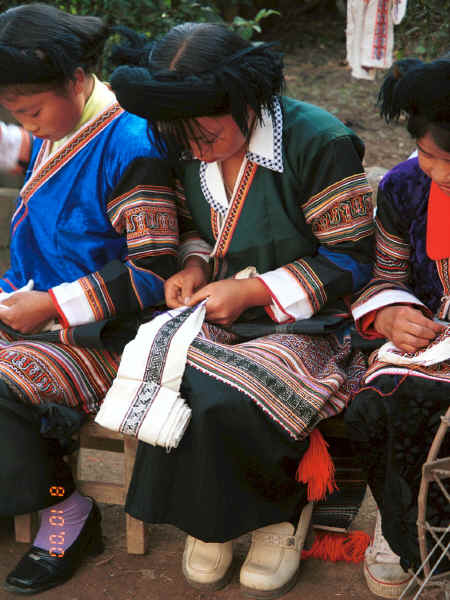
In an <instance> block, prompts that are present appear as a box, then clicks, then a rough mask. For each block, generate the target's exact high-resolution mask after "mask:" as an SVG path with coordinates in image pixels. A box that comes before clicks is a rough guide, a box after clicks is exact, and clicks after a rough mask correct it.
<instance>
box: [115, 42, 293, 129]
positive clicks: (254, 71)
mask: <svg viewBox="0 0 450 600" xmlns="http://www.w3.org/2000/svg"><path fill="white" fill-rule="evenodd" d="M268 49H269V44H264V45H259V46H251V47H249V48H246V49H245V50H241V51H239V52H237V53H236V54H235V55H233V56H231V57H229V58H228V59H227V60H226V61H224V62H222V63H221V64H220V65H219V66H217V67H214V69H211V71H208V72H203V73H200V74H196V75H186V74H185V73H180V72H177V71H170V70H161V71H157V72H151V70H149V69H148V68H145V67H130V66H121V67H118V68H117V69H116V70H115V71H114V73H113V74H112V76H111V86H112V88H113V90H114V92H115V93H116V95H117V99H118V101H119V102H120V104H121V105H122V106H123V107H124V108H125V109H126V110H128V111H130V112H133V113H135V114H137V115H139V116H141V117H144V118H146V119H148V120H149V121H171V120H173V119H192V118H195V117H200V116H208V115H215V114H220V113H221V112H231V113H232V114H234V115H236V114H239V110H240V107H241V106H242V105H248V106H251V107H252V108H253V110H254V111H255V112H256V113H257V114H259V113H260V110H261V105H264V104H266V101H265V100H264V99H265V98H272V97H273V95H274V94H276V93H278V91H279V89H280V88H281V85H282V70H281V68H280V66H279V65H274V69H279V72H280V73H279V76H278V77H275V85H274V76H273V75H274V74H273V73H271V72H268V70H267V69H268V65H267V61H266V60H264V55H265V53H267V52H268ZM279 60H280V64H281V58H280V59H279ZM268 92H269V93H268ZM269 108H270V107H269Z"/></svg>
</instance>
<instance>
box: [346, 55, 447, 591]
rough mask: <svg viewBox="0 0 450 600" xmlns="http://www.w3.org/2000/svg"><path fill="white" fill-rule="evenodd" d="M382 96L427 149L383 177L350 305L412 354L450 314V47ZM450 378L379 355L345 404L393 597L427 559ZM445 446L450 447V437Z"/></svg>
mask: <svg viewBox="0 0 450 600" xmlns="http://www.w3.org/2000/svg"><path fill="white" fill-rule="evenodd" d="M380 99H381V101H382V105H381V106H382V108H381V112H382V114H383V115H384V116H385V117H386V118H387V119H388V120H390V119H395V118H398V117H399V116H400V114H401V113H406V115H407V128H408V131H409V132H410V133H411V135H412V136H413V137H414V138H415V139H416V142H417V151H418V156H417V157H413V158H410V159H409V160H407V161H405V162H403V163H400V164H399V165H397V166H396V167H394V168H393V169H392V170H391V171H390V172H389V173H388V174H387V175H386V176H385V177H384V179H383V180H382V181H381V183H380V187H379V191H378V202H377V218H376V227H377V246H376V266H375V271H374V279H373V280H372V281H371V282H370V283H369V284H368V286H367V288H366V289H365V291H364V292H363V294H362V295H361V297H360V298H359V300H358V301H357V302H356V303H355V304H354V306H353V315H354V317H355V320H356V324H357V327H358V329H359V331H360V332H361V333H362V334H363V335H364V336H366V337H369V338H377V337H384V338H387V339H388V340H390V341H391V342H393V344H394V345H395V346H396V347H397V349H398V350H399V351H400V352H403V353H407V355H409V354H411V353H416V352H418V351H420V350H421V349H424V348H425V347H427V346H428V345H429V344H430V342H432V341H433V340H434V339H435V338H436V336H437V335H438V334H439V333H440V332H441V331H442V330H443V327H444V325H447V324H448V321H449V313H448V310H449V306H450V280H449V256H450V238H449V228H450V60H449V58H443V59H440V60H435V61H433V62H431V63H429V64H424V63H421V61H418V60H412V59H405V60H403V61H399V62H398V63H396V64H395V65H394V66H393V68H392V71H391V72H390V74H389V75H388V76H387V78H386V80H385V82H384V84H383V87H382V89H381V92H380ZM436 348H437V350H438V347H436ZM397 353H398V352H397ZM406 358H408V356H406ZM409 358H412V357H409ZM416 358H417V357H416ZM444 358H446V357H444ZM385 360H387V359H385ZM397 360H398V359H397ZM441 360H442V359H441ZM449 383H450V363H449V361H448V360H445V361H443V362H440V363H439V364H434V365H432V366H428V367H426V366H424V365H423V364H422V365H421V364H408V365H399V364H397V365H395V364H386V362H382V361H381V360H379V358H378V357H377V355H374V356H373V360H372V363H371V365H370V367H369V370H368V373H367V375H366V377H365V386H364V387H363V388H362V390H361V391H360V392H359V393H358V395H357V396H356V398H355V399H354V400H353V401H352V404H351V405H350V407H349V409H348V410H347V412H346V421H347V425H348V428H349V431H350V435H351V438H352V439H353V440H354V442H355V445H356V449H357V453H358V455H359V456H360V457H361V459H362V460H363V461H364V463H365V465H366V466H367V468H368V471H369V483H370V487H371V490H372V492H373V494H374V496H375V499H376V502H377V504H378V508H379V510H380V512H381V523H380V519H379V515H378V520H377V526H376V530H375V538H374V542H373V545H372V546H370V547H369V548H368V550H367V552H366V559H365V565H364V567H365V568H364V573H365V576H366V579H367V582H368V585H369V588H370V589H371V590H372V591H373V592H374V593H375V594H377V595H379V596H382V597H385V598H397V597H398V596H400V594H401V592H402V591H403V589H404V588H405V587H406V585H407V583H408V581H409V579H410V575H409V574H407V573H406V572H405V571H404V570H403V569H405V570H406V569H410V568H413V569H416V568H417V567H418V566H419V564H420V562H421V561H420V556H419V548H418V543H417V525H416V521H417V497H418V491H419V485H420V479H421V473H422V464H423V463H424V461H425V459H426V456H427V453H428V450H429V448H430V443H431V441H432V439H433V437H434V435H435V433H436V429H437V427H438V426H439V424H440V416H441V415H442V414H443V413H444V412H445V411H446V409H447V407H448V406H449V394H450V386H449ZM443 451H444V456H445V455H448V453H449V452H448V451H449V444H448V440H447V447H446V448H443ZM429 500H430V505H429V507H428V509H429V510H428V514H427V520H428V521H429V522H430V523H431V524H433V525H439V523H440V524H441V525H442V526H447V525H448V523H449V517H450V511H449V506H448V503H447V502H446V501H445V499H444V497H443V496H442V495H441V494H440V492H439V491H438V490H437V489H434V486H431V493H430V496H429ZM380 525H381V528H382V530H381V528H380ZM383 536H384V537H383ZM386 540H387V542H388V543H386ZM394 553H395V554H394ZM399 563H400V564H399ZM400 565H401V566H400ZM402 567H403V568H402Z"/></svg>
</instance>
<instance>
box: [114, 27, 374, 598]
mask: <svg viewBox="0 0 450 600" xmlns="http://www.w3.org/2000/svg"><path fill="white" fill-rule="evenodd" d="M125 56H128V57H129V56H134V57H135V60H136V63H135V64H141V65H146V66H145V67H135V66H126V65H122V66H121V67H119V68H118V69H117V70H116V71H115V72H114V73H113V75H112V78H111V85H112V87H113V89H114V90H115V92H116V94H117V97H118V99H119V102H120V103H121V104H122V106H124V107H125V108H126V109H127V110H129V111H130V112H134V113H136V114H138V115H140V116H143V117H145V118H147V119H148V121H149V124H150V127H151V130H152V131H153V133H154V135H155V136H156V137H157V139H158V140H159V142H160V145H161V146H162V147H164V148H166V149H167V150H168V151H169V152H172V153H173V154H174V155H175V156H176V157H177V158H180V157H182V158H183V159H184V160H181V161H179V163H178V165H177V167H176V168H177V170H178V172H179V177H180V182H181V187H180V190H179V195H180V205H181V208H180V215H181V218H180V227H181V229H182V235H183V238H182V239H183V243H182V244H181V256H182V259H183V268H182V270H181V271H180V272H179V273H177V274H176V275H174V276H173V277H172V278H170V279H169V280H168V281H167V282H166V286H165V293H166V301H167V304H168V305H169V306H170V307H182V306H183V305H187V306H190V307H192V306H194V305H196V304H197V303H199V302H201V301H202V300H204V299H207V302H206V321H205V323H204V325H203V329H202V331H201V333H200V334H199V335H198V336H197V337H196V338H195V339H194V342H193V343H192V345H191V346H190V348H189V350H188V353H187V364H186V368H185V371H184V376H183V379H182V386H181V392H182V394H183V397H184V398H186V400H187V402H188V404H189V405H190V408H191V409H192V419H191V422H190V424H189V426H188V428H187V431H186V433H185V434H184V437H183V438H182V440H181V443H180V445H179V446H178V448H176V449H174V450H172V451H171V452H170V453H166V451H165V450H164V449H163V448H159V447H152V446H150V445H149V444H145V443H141V444H140V445H139V449H138V454H137V460H136V465H135V469H134V475H133V479H132V482H131V486H130V489H129V493H128V498H127V503H126V510H127V511H128V512H129V513H130V514H131V515H133V516H135V517H137V518H138V519H142V520H144V521H147V522H150V523H171V524H173V525H176V526H177V527H179V528H181V529H182V530H184V531H186V532H187V533H188V534H189V535H188V537H187V541H186V549H185V552H184V556H183V572H184V575H185V577H186V579H187V580H188V581H189V582H190V583H191V584H192V585H193V586H195V587H199V588H201V589H209V590H211V589H218V588H220V587H222V586H223V585H225V584H226V583H227V582H228V581H229V578H230V573H231V569H230V567H231V564H232V540H233V538H236V537H238V536H240V535H241V534H244V533H246V532H249V531H253V541H252V546H251V549H250V552H249V554H248V556H247V559H246V561H245V563H244V565H243V567H242V569H241V572H240V581H241V586H242V588H243V589H244V591H245V592H246V593H247V594H249V595H250V596H254V597H266V596H267V597H276V596H278V595H280V594H282V593H284V592H286V591H287V590H289V589H290V588H291V587H292V586H293V585H294V583H295V580H296V573H297V570H298V566H299V562H300V552H301V549H302V546H303V541H304V536H305V534H306V531H307V528H308V524H309V515H310V509H311V506H308V509H307V510H306V511H305V510H304V511H303V512H302V509H303V507H305V505H306V503H307V498H306V486H305V485H303V484H301V483H299V482H298V481H296V469H297V466H298V463H299V460H300V459H301V458H302V456H303V455H304V453H305V452H306V451H307V449H308V447H309V445H310V439H312V438H313V437H314V436H311V437H310V434H311V432H313V431H315V432H316V439H317V437H318V436H319V432H318V431H317V430H315V427H316V425H317V424H318V423H319V421H320V420H321V419H325V418H327V417H330V416H332V415H335V414H336V413H338V412H340V411H341V410H342V409H343V408H344V407H345V406H346V404H347V402H348V400H349V398H350V394H351V392H352V390H355V389H356V386H357V385H358V383H359V380H360V377H361V376H362V370H363V369H364V368H365V366H364V360H363V357H362V355H361V354H360V353H353V352H352V348H351V342H350V337H349V335H348V332H347V330H345V327H344V328H343V329H341V330H340V331H339V333H335V334H326V333H324V329H323V328H322V329H321V328H320V327H319V325H320V323H322V325H323V324H324V323H325V322H326V316H324V315H328V316H330V315H331V316H333V315H334V316H336V315H341V316H342V315H345V314H348V310H347V307H346V303H345V301H344V299H345V298H348V297H349V296H350V295H351V294H352V292H353V291H354V290H357V289H359V288H360V287H361V286H362V285H363V284H364V283H365V282H367V280H368V279H369V277H370V274H371V251H372V208H371V190H370V187H369V185H368V182H367V179H366V176H365V174H364V170H363V167H362V165H361V159H362V156H363V144H362V142H361V140H360V139H359V138H358V137H357V136H356V135H355V134H354V133H353V132H352V131H350V130H349V129H347V128H346V127H345V126H344V125H343V124H342V123H341V122H340V121H338V120H337V119H336V118H335V117H333V116H332V115H330V114H328V113H327V112H325V111H324V110H322V109H320V108H318V107H315V106H311V105H309V104H306V103H303V102H299V101H296V100H293V99H291V98H287V97H280V96H279V94H280V89H281V87H282V81H283V75H282V62H281V59H280V56H279V55H278V54H277V53H276V52H275V51H274V50H273V49H272V48H271V47H270V46H268V45H266V44H263V45H258V46H254V45H252V44H250V43H249V42H248V41H245V40H243V39H242V38H240V37H239V36H238V35H236V34H235V33H233V32H231V31H229V30H228V29H226V28H225V27H222V26H220V25H217V24H197V23H187V24H184V25H181V26H178V27H175V28H174V29H172V30H171V31H170V32H169V33H168V34H167V35H166V36H165V37H164V38H163V39H162V40H160V41H159V42H157V43H156V44H155V45H154V46H152V47H151V48H150V50H149V49H148V48H144V49H142V51H141V53H139V52H135V53H132V52H131V51H130V50H129V49H128V51H127V53H126V54H125ZM315 315H319V316H318V317H315V318H314V316H315ZM320 317H323V318H322V319H321V318H320ZM299 332H300V333H299ZM305 332H308V334H307V333H305ZM158 350H159V348H157V349H156V350H155V352H156V351H158ZM152 357H153V358H155V359H156V357H154V356H153V355H152V354H150V356H149V359H148V363H147V364H149V365H150V364H153V362H152ZM325 487H326V486H325ZM301 512H302V515H303V516H302V517H301V518H300V522H299V514H300V513H301ZM297 523H299V525H298V527H297Z"/></svg>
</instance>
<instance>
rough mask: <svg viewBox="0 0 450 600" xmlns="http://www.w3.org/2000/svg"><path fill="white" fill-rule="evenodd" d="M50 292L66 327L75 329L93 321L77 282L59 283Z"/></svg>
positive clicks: (93, 316)
mask: <svg viewBox="0 0 450 600" xmlns="http://www.w3.org/2000/svg"><path fill="white" fill-rule="evenodd" d="M51 291H52V293H53V296H54V298H55V300H56V302H57V304H58V308H59V312H60V314H61V313H62V314H63V315H64V320H65V323H64V325H65V326H66V327H67V326H70V327H75V326H76V325H83V324H84V323H93V322H94V321H95V315H94V313H93V311H92V309H91V307H90V305H89V302H88V299H87V298H86V296H85V294H84V292H83V288H82V287H81V285H80V284H79V283H78V281H74V282H72V283H61V284H60V285H57V286H56V287H54V288H52V290H51Z"/></svg>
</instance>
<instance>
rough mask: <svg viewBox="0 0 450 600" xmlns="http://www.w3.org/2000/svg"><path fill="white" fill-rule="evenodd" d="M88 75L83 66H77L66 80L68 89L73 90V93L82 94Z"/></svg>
mask: <svg viewBox="0 0 450 600" xmlns="http://www.w3.org/2000/svg"><path fill="white" fill-rule="evenodd" d="M87 81H88V76H87V75H86V73H85V71H84V69H83V67H77V68H76V69H75V71H74V72H73V75H72V79H70V80H69V81H68V84H67V86H68V91H73V93H74V94H75V95H78V94H82V93H83V92H84V91H85V89H86V84H87Z"/></svg>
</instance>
